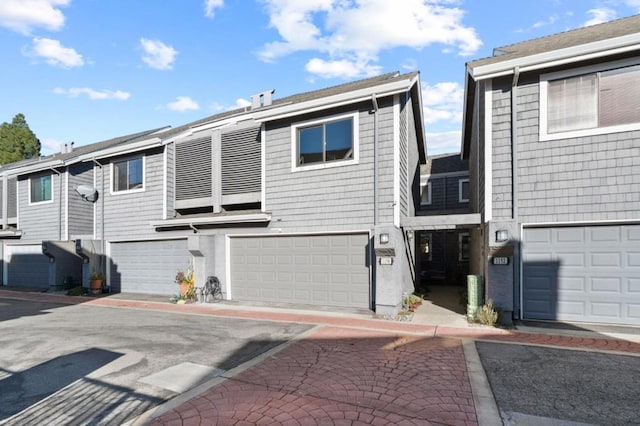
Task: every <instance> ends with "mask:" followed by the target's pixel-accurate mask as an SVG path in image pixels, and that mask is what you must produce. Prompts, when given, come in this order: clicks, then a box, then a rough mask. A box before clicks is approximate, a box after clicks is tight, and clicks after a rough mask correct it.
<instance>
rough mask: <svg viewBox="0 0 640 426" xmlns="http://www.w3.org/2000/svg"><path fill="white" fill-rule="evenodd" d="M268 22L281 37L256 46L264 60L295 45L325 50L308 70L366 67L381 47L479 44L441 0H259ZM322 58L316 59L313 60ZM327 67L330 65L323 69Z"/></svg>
mask: <svg viewBox="0 0 640 426" xmlns="http://www.w3.org/2000/svg"><path fill="white" fill-rule="evenodd" d="M263 2H264V3H265V4H266V6H267V11H268V13H269V18H270V22H269V25H270V26H271V27H272V28H275V29H276V30H277V31H278V33H279V35H280V37H281V40H279V41H273V42H270V43H267V44H266V45H265V46H264V47H263V49H262V51H261V52H260V58H261V59H262V60H264V61H266V62H270V61H274V60H276V59H277V58H279V57H281V56H285V55H288V54H290V53H293V52H297V51H316V52H321V53H324V54H326V55H328V59H324V60H320V59H317V60H315V62H313V63H311V64H307V69H308V70H310V71H309V72H314V70H318V72H320V73H321V74H322V75H326V74H331V73H333V72H339V68H342V70H343V71H344V73H345V74H343V76H349V77H351V76H352V74H353V68H352V67H351V66H348V65H349V64H352V65H356V66H357V67H360V70H359V71H360V73H359V75H368V74H369V73H370V70H371V67H372V66H373V65H371V63H375V62H377V60H378V54H379V53H380V52H381V51H383V50H387V49H393V48H396V47H409V48H413V49H417V50H420V49H422V48H424V47H427V46H429V45H432V44H435V43H440V44H444V45H446V46H454V47H455V48H456V49H457V50H458V52H459V54H460V55H463V56H466V55H471V54H474V53H475V52H477V50H478V49H479V48H480V46H481V45H482V42H481V41H480V39H479V37H478V35H477V34H476V31H475V29H473V28H472V27H467V26H464V25H463V24H462V18H463V16H464V12H463V11H462V10H461V9H458V8H456V7H452V6H450V4H451V3H452V2H449V1H441V0H403V1H402V2H390V1H388V0H366V1H365V0H353V1H344V0H304V1H301V0H263ZM319 61H322V62H319ZM329 68H331V69H332V70H333V71H332V70H328V69H329Z"/></svg>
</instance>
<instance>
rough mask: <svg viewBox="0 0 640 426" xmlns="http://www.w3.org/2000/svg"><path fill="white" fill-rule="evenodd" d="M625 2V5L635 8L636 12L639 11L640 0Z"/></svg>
mask: <svg viewBox="0 0 640 426" xmlns="http://www.w3.org/2000/svg"><path fill="white" fill-rule="evenodd" d="M625 3H626V4H627V6H629V7H631V8H634V9H636V11H637V12H640V0H627V1H625Z"/></svg>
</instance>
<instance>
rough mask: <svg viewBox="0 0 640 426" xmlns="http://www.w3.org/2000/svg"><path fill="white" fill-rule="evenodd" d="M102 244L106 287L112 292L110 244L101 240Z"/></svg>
mask: <svg viewBox="0 0 640 426" xmlns="http://www.w3.org/2000/svg"><path fill="white" fill-rule="evenodd" d="M102 244H103V247H104V253H102V255H103V256H104V269H105V277H106V278H107V285H108V286H109V289H110V291H113V286H112V284H111V243H110V242H109V241H105V240H104V239H103V240H102ZM120 290H122V289H120Z"/></svg>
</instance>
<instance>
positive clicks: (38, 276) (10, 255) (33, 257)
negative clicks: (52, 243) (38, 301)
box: [4, 244, 51, 289]
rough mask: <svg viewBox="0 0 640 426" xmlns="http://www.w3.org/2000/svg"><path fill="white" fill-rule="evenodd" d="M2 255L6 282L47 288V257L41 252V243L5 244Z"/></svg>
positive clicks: (21, 285)
mask: <svg viewBox="0 0 640 426" xmlns="http://www.w3.org/2000/svg"><path fill="white" fill-rule="evenodd" d="M4 252H5V253H4V256H5V259H6V262H7V264H6V267H7V278H8V280H7V284H8V285H11V286H16V287H35V288H43V289H44V288H49V269H50V265H51V264H50V263H49V258H48V257H47V256H45V255H44V254H42V245H41V244H33V245H15V246H12V245H6V246H5V248H4Z"/></svg>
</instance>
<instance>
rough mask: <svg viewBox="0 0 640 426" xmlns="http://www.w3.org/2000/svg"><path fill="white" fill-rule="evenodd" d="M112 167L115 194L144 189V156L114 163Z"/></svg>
mask: <svg viewBox="0 0 640 426" xmlns="http://www.w3.org/2000/svg"><path fill="white" fill-rule="evenodd" d="M112 166H113V192H121V191H132V190H141V189H143V188H144V158H143V157H142V156H138V157H132V158H128V159H125V160H119V161H114V162H113V163H112Z"/></svg>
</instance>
